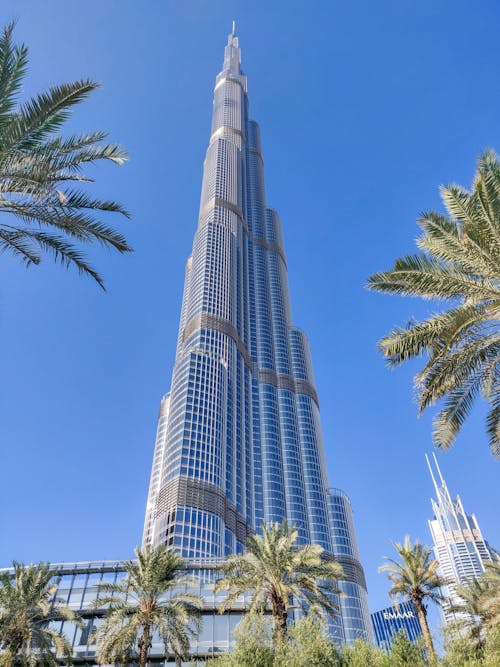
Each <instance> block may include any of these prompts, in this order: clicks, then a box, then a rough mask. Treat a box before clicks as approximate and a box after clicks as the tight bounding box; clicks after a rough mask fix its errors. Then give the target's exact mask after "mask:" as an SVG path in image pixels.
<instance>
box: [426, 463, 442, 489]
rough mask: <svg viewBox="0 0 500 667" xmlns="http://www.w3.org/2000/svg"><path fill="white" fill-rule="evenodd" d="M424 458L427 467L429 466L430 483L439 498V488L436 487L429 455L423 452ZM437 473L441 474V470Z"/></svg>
mask: <svg viewBox="0 0 500 667" xmlns="http://www.w3.org/2000/svg"><path fill="white" fill-rule="evenodd" d="M425 460H426V461H427V467H428V468H429V472H430V473H431V477H432V483H433V484H434V488H435V489H436V495H437V497H438V498H439V489H438V485H437V482H436V478H435V477H434V472H433V470H432V466H431V462H430V461H429V457H428V456H427V454H425ZM434 460H436V457H435V455H434ZM436 465H437V461H436ZM438 470H439V466H438ZM439 474H440V475H441V471H440V470H439Z"/></svg>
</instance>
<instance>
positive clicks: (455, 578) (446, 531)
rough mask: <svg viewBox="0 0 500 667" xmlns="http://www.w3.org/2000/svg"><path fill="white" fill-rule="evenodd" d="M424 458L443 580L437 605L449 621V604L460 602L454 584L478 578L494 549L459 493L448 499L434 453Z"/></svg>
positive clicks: (436, 553)
mask: <svg viewBox="0 0 500 667" xmlns="http://www.w3.org/2000/svg"><path fill="white" fill-rule="evenodd" d="M425 458H426V461H427V465H428V467H429V472H430V474H431V478H432V483H433V485H434V490H435V492H436V500H434V499H431V503H432V510H433V512H434V518H433V519H432V520H430V521H429V529H430V531H431V535H432V540H433V542H434V555H435V558H436V560H437V561H439V568H440V573H441V576H442V577H443V578H444V579H445V580H446V581H447V586H446V587H445V588H444V589H443V595H444V596H445V599H446V600H445V602H444V604H443V605H442V607H441V608H442V611H443V616H444V619H445V621H450V620H452V619H453V618H454V617H455V614H454V613H453V612H451V611H450V607H451V606H456V605H460V604H461V603H462V599H461V598H460V597H459V596H458V595H457V593H456V590H455V589H456V586H457V584H465V583H466V582H467V581H468V580H470V579H473V578H474V577H479V576H480V575H481V574H482V573H483V572H484V564H485V563H487V562H488V561H491V560H493V556H494V554H495V551H494V549H492V548H491V547H490V545H489V544H488V542H487V541H486V540H485V539H484V537H483V534H482V533H481V529H480V528H479V524H478V522H477V519H476V517H475V516H474V514H467V513H466V511H465V509H464V506H463V504H462V501H461V499H460V496H458V495H457V496H456V498H455V500H452V498H451V496H450V493H449V491H448V487H447V485H446V482H445V480H444V479H443V476H442V474H441V470H440V468H439V464H438V462H437V459H436V456H435V455H434V454H433V455H432V462H431V459H429V457H428V456H427V455H426V457H425ZM432 464H433V465H432ZM433 466H434V468H435V470H433Z"/></svg>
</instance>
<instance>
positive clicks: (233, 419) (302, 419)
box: [143, 27, 372, 641]
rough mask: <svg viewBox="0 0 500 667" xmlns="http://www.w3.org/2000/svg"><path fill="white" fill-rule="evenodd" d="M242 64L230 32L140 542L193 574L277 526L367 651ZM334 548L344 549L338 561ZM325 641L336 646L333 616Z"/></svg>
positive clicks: (354, 560) (347, 518)
mask: <svg viewBox="0 0 500 667" xmlns="http://www.w3.org/2000/svg"><path fill="white" fill-rule="evenodd" d="M240 63H241V55H240V49H239V45H238V38H237V37H236V35H235V32H234V27H233V32H232V33H231V35H229V39H228V44H227V46H226V48H225V53H224V64H223V68H222V71H221V72H220V74H219V75H218V76H217V78H216V83H215V89H214V100H213V117H212V129H211V135H210V140H209V146H208V149H207V154H206V159H205V163H204V170H203V184H202V191H201V201H200V210H199V218H198V227H197V230H196V233H195V237H194V242H193V250H192V254H191V256H190V257H189V259H188V261H187V264H186V275H185V286H184V295H183V300H182V309H181V316H180V325H179V336H178V343H177V352H176V358H175V364H174V369H173V376H172V384H171V390H170V394H169V395H168V397H166V398H164V399H163V400H162V404H161V408H160V416H159V421H158V431H157V439H156V446H155V454H154V459H153V469H152V474H151V482H150V490H149V496H148V504H147V510H146V519H145V524H144V535H143V544H152V545H154V546H157V545H165V546H166V547H167V548H171V549H175V550H176V551H178V552H179V553H180V554H181V555H182V556H183V557H184V558H186V559H190V560H196V561H198V562H200V561H203V560H210V559H218V558H223V557H225V556H228V555H230V554H234V553H239V552H242V551H243V549H244V546H245V541H246V538H247V536H248V535H249V534H250V533H251V532H253V531H259V530H260V528H261V526H262V524H263V523H271V522H282V521H283V520H285V519H287V520H288V521H289V522H290V523H291V524H294V525H295V526H296V527H297V529H298V531H299V543H300V544H309V543H314V544H319V545H321V546H322V547H323V548H324V549H325V551H326V554H327V555H330V556H334V555H337V552H338V553H339V556H340V555H342V557H343V558H344V561H345V563H344V561H341V562H342V564H343V565H344V569H345V572H346V578H347V579H348V581H347V582H345V583H346V586H347V584H352V586H347V588H348V589H349V592H348V598H347V599H345V600H342V601H338V602H339V606H341V607H342V610H347V609H349V613H350V614H351V616H352V618H351V620H350V621H349V622H348V624H347V625H349V627H350V629H349V630H348V631H347V635H348V637H349V638H350V637H354V635H356V636H361V637H364V638H367V639H370V638H371V637H372V632H371V624H370V618H369V613H368V608H367V601H366V585H365V581H364V575H363V570H362V568H361V565H360V564H359V557H358V553H357V547H356V546H355V537H354V527H353V522H352V516H351V514H350V508H348V504H347V503H346V502H344V501H342V503H340V505H341V506H342V507H341V510H342V511H344V514H343V515H342V518H341V519H339V523H336V522H337V517H338V516H339V514H342V511H341V512H340V513H339V512H336V511H335V504H337V506H340V505H339V501H338V500H337V501H336V500H335V497H336V498H337V499H338V497H339V496H338V495H337V496H334V497H333V500H332V496H329V492H328V479H327V471H326V464H325V459H324V451H323V441H322V434H321V424H320V414H319V403H318V395H317V393H316V389H315V386H314V378H313V372H312V365H311V358H310V353H309V346H308V342H307V338H306V336H305V334H304V333H303V332H302V331H301V330H300V329H297V328H296V327H294V326H293V324H292V319H291V311H290V302H289V295H288V280H287V264H286V258H285V252H284V248H283V239H282V234H281V223H280V219H279V217H278V214H277V213H276V211H274V210H273V209H272V208H269V207H268V206H267V204H266V195H265V187H264V163H263V156H262V147H261V139H260V130H259V126H258V125H257V123H256V122H255V121H253V120H250V118H249V109H248V96H247V78H246V76H245V74H244V73H243V71H242V70H241V64H240ZM342 497H343V496H342ZM329 503H330V509H329ZM331 503H333V505H332V504H331ZM332 508H333V509H332ZM346 511H347V514H345V512H346ZM332 522H333V523H332ZM341 529H342V531H343V532H344V533H345V538H342V539H341V538H340V537H338V535H339V531H340V530H341ZM337 538H338V539H337ZM344 539H345V541H346V544H348V545H351V547H349V546H347V550H346V551H345V552H342V553H341V543H342V542H343V540H344ZM353 545H354V546H353ZM349 549H351V551H349ZM347 561H349V563H348V564H347ZM347 565H349V566H347ZM354 626H356V628H355V627H354ZM332 634H333V636H334V637H335V638H336V639H337V640H338V641H344V640H345V639H346V631H345V629H344V624H343V621H342V618H341V617H340V616H339V617H338V618H337V620H336V621H334V624H333V627H332Z"/></svg>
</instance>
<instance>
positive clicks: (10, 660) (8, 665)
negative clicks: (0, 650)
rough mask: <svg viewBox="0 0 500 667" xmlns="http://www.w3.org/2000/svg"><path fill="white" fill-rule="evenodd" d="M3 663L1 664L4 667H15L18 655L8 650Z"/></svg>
mask: <svg viewBox="0 0 500 667" xmlns="http://www.w3.org/2000/svg"><path fill="white" fill-rule="evenodd" d="M2 658H3V661H2V662H1V663H0V664H1V665H2V667H14V664H15V662H16V654H15V653H13V652H12V651H11V650H10V649H7V650H6V651H5V653H4V654H3V656H2Z"/></svg>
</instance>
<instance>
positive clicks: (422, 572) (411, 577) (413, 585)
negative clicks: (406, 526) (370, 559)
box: [379, 535, 445, 662]
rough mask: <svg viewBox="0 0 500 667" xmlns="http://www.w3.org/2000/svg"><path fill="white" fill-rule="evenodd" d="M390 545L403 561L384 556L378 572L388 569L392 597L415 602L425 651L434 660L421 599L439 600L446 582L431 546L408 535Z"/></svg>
mask: <svg viewBox="0 0 500 667" xmlns="http://www.w3.org/2000/svg"><path fill="white" fill-rule="evenodd" d="M393 545H394V548H395V549H396V551H397V552H398V555H399V557H400V558H401V560H402V563H400V562H398V561H395V560H393V559H392V558H388V557H387V556H386V557H385V558H384V560H386V561H387V562H386V563H385V564H384V565H382V566H381V567H380V568H379V572H387V577H388V579H389V580H390V581H391V583H392V586H391V589H390V590H389V595H390V596H391V597H393V598H398V597H403V598H406V599H407V600H408V599H409V600H411V601H412V602H413V604H414V605H415V611H416V612H417V617H418V620H419V622H420V626H421V628H422V633H423V636H424V643H425V647H426V649H427V654H428V656H429V658H430V659H431V661H432V662H435V660H436V652H435V650H434V645H433V643H432V637H431V633H430V631H429V624H428V623H427V609H426V607H425V604H424V600H426V599H428V600H432V601H433V602H440V601H441V600H442V599H443V598H442V595H441V592H440V588H441V586H444V585H445V581H444V579H442V578H441V577H440V576H439V575H438V573H437V569H438V567H439V564H438V562H437V560H435V559H434V558H432V549H430V548H429V547H426V546H424V545H423V544H421V543H420V542H419V541H418V540H417V541H416V542H415V544H412V543H411V541H410V538H409V537H408V535H407V536H406V537H405V540H404V543H403V544H400V543H399V542H393Z"/></svg>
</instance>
